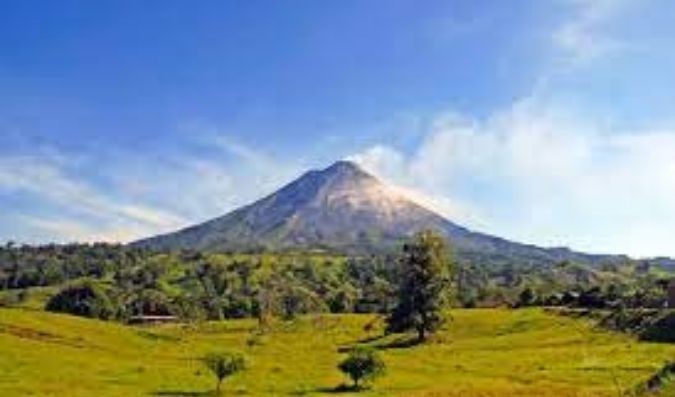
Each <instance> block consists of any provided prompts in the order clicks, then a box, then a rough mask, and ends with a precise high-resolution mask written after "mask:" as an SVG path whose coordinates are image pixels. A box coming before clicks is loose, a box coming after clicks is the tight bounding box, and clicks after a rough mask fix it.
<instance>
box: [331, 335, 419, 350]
mask: <svg viewBox="0 0 675 397" xmlns="http://www.w3.org/2000/svg"><path fill="white" fill-rule="evenodd" d="M386 337H387V335H378V336H371V337H368V338H365V339H361V340H358V341H356V342H354V343H352V344H349V345H346V346H340V347H338V349H337V351H338V353H349V352H351V351H352V350H354V349H355V348H356V347H358V346H359V345H363V344H366V345H368V346H370V347H372V348H373V349H376V350H389V349H407V348H410V347H415V346H417V345H420V344H423V343H424V342H421V341H420V340H419V339H418V338H417V337H414V336H407V335H404V336H399V337H397V338H396V339H393V340H390V341H386V342H379V341H381V340H382V339H384V338H386ZM373 342H375V343H373Z"/></svg>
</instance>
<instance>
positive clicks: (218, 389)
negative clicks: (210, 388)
mask: <svg viewBox="0 0 675 397" xmlns="http://www.w3.org/2000/svg"><path fill="white" fill-rule="evenodd" d="M222 383H223V380H222V379H218V383H216V394H217V395H220V385H221V384H222Z"/></svg>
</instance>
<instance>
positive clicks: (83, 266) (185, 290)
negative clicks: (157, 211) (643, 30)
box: [0, 244, 670, 325]
mask: <svg viewBox="0 0 675 397" xmlns="http://www.w3.org/2000/svg"><path fill="white" fill-rule="evenodd" d="M405 255H406V254H405V253H403V256H405ZM400 256H401V255H400V254H393V255H377V256H359V257H345V256H339V255H330V254H324V253H314V252H302V253H294V252H285V253H276V254H270V253H266V254H225V253H220V254H219V253H199V252H192V251H176V252H164V253H163V252H153V251H148V250H141V249H137V248H132V247H128V246H123V245H115V244H91V245H89V244H70V245H45V246H38V247H31V246H16V245H13V244H7V245H5V246H0V306H2V305H4V306H11V305H20V304H23V302H25V301H29V302H30V301H31V300H32V295H33V294H50V295H54V294H56V293H57V292H59V290H64V291H63V292H62V293H61V294H60V296H61V298H63V297H65V296H70V297H71V298H72V299H74V300H75V302H74V303H73V304H72V305H71V306H73V307H80V306H78V305H80V304H81V302H80V301H81V299H80V295H77V294H74V295H67V294H72V291H70V292H67V291H69V289H70V288H72V284H73V283H74V282H75V285H77V282H78V281H81V280H84V279H86V280H89V281H87V283H88V284H87V285H88V286H89V287H90V288H92V289H95V293H96V296H98V297H101V299H102V301H109V302H110V307H111V308H112V309H111V314H110V315H109V316H108V314H107V313H108V308H107V306H108V305H107V304H106V305H105V307H106V309H105V310H104V312H105V313H106V314H105V316H106V317H109V318H114V319H118V320H122V321H125V320H128V319H130V318H132V317H137V316H147V315H155V316H161V315H173V316H178V317H180V318H182V319H185V320H200V319H223V318H241V317H255V318H257V319H258V320H259V322H260V323H261V324H262V325H264V324H265V323H266V321H267V319H268V318H269V317H283V318H293V317H295V316H297V315H298V314H303V313H308V312H334V313H349V312H356V313H389V312H391V311H392V309H393V308H394V307H396V306H400V304H399V303H400V300H401V296H402V295H400V294H399V296H397V294H396V292H397V288H398V287H399V286H400V284H399V282H400V281H401V275H402V272H401V267H400V266H399V265H400V263H401V262H400V259H401V258H400ZM454 267H455V271H454V272H453V275H454V277H453V279H452V288H451V290H452V291H453V294H452V295H451V296H448V297H447V298H448V299H447V301H448V303H449V304H452V305H454V306H462V307H496V306H535V305H547V306H557V305H566V306H573V307H600V308H602V307H604V308H612V307H624V308H634V307H651V308H659V307H662V306H663V305H664V303H665V301H666V286H667V283H666V280H667V279H668V278H669V277H670V274H668V273H667V272H666V271H665V270H664V269H662V268H659V267H656V266H654V265H650V264H649V263H643V262H631V261H628V262H626V263H625V264H623V265H611V266H605V267H597V268H595V267H588V266H584V265H579V264H575V263H570V262H562V263H559V264H557V265H553V266H543V265H534V264H526V265H521V266H514V265H512V264H506V265H500V264H497V263H491V262H487V263H482V262H468V261H466V260H458V261H457V262H456V263H455V266H454ZM35 287H45V288H35ZM399 292H400V291H399ZM69 299H70V298H69ZM78 302H79V303H78ZM52 305H56V301H55V302H53V303H52ZM61 307H63V306H61ZM64 310H66V309H64ZM66 311H69V312H76V313H78V314H83V315H89V316H95V317H101V315H99V314H97V312H92V311H86V310H84V311H83V310H80V309H77V310H76V311H73V310H71V309H68V310H66Z"/></svg>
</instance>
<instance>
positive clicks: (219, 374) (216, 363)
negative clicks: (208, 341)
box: [204, 352, 246, 394]
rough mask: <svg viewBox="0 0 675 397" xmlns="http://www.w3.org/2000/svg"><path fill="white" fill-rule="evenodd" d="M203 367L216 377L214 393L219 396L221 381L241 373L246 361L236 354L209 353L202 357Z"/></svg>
mask: <svg viewBox="0 0 675 397" xmlns="http://www.w3.org/2000/svg"><path fill="white" fill-rule="evenodd" d="M204 365H206V368H208V369H209V370H210V371H211V372H212V373H213V374H214V375H215V376H216V380H217V383H216V393H217V394H220V386H221V384H222V383H223V379H225V378H227V377H229V376H232V375H234V374H236V373H237V372H239V371H242V370H243V369H244V368H245V367H246V361H245V359H244V356H242V355H241V354H238V353H227V352H221V353H210V354H208V355H207V356H206V357H204Z"/></svg>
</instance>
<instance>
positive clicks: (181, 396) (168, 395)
mask: <svg viewBox="0 0 675 397" xmlns="http://www.w3.org/2000/svg"><path fill="white" fill-rule="evenodd" d="M151 395H152V396H164V397H210V396H217V395H218V394H217V393H216V392H215V391H212V390H209V391H184V390H160V391H156V392H154V393H152V394H151Z"/></svg>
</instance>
